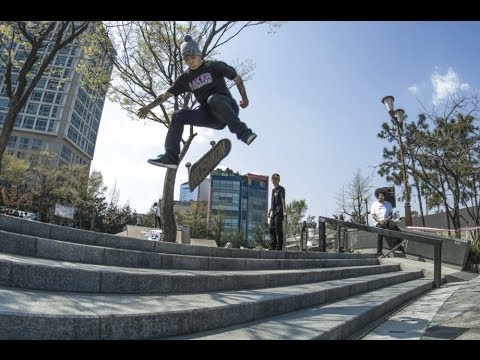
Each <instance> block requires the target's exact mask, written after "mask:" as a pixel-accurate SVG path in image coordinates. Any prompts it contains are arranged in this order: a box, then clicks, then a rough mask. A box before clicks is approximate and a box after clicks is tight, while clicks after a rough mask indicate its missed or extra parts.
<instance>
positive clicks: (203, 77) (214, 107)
mask: <svg viewBox="0 0 480 360" xmlns="http://www.w3.org/2000/svg"><path fill="white" fill-rule="evenodd" d="M180 50H181V52H182V57H183V60H184V61H185V63H186V64H187V66H188V68H187V69H186V70H185V71H184V72H183V73H182V74H181V75H180V76H179V77H178V78H177V79H176V80H175V81H174V83H173V85H172V86H171V87H170V88H169V89H168V90H167V91H166V92H165V93H164V94H162V95H160V96H159V97H157V98H156V99H155V100H153V101H152V102H151V103H150V104H148V105H147V106H144V107H142V108H141V109H140V110H138V113H137V115H138V117H139V118H140V119H144V118H145V117H146V116H147V115H148V113H149V112H150V110H151V109H153V108H154V107H155V106H157V105H160V104H161V103H162V102H164V101H166V100H167V99H169V98H170V97H172V96H178V95H180V94H183V93H186V92H192V93H193V95H194V96H195V98H196V99H197V101H198V102H199V104H200V107H199V108H198V109H195V110H187V109H182V110H178V111H176V112H175V113H173V115H172V121H171V123H170V126H169V128H168V133H167V137H166V139H165V154H162V155H159V156H158V157H157V158H156V159H149V160H148V163H150V164H152V165H156V166H162V167H166V168H171V169H176V168H177V167H178V163H179V154H180V142H181V140H182V134H183V127H184V126H185V125H193V126H199V127H207V128H210V129H216V130H222V129H224V128H225V127H226V126H228V129H229V130H230V132H232V133H234V134H236V135H237V138H238V139H239V140H241V141H243V142H244V143H245V144H247V145H250V144H251V142H252V141H253V140H255V138H256V137H257V134H255V133H254V132H252V130H251V129H250V128H248V127H247V125H246V124H245V123H243V122H242V121H240V119H239V118H238V114H239V110H240V109H239V106H240V107H241V108H243V109H245V108H246V107H247V106H248V104H249V101H248V97H247V92H246V90H245V85H244V84H243V80H242V78H241V77H240V75H238V74H237V71H236V70H235V69H234V68H233V67H231V66H230V65H227V64H226V63H224V62H223V61H214V60H203V58H202V52H201V51H200V48H199V47H198V44H197V43H196V42H195V41H194V40H193V38H192V37H191V36H190V35H187V36H185V41H184V42H183V43H182V45H181V46H180ZM225 78H227V79H230V80H232V81H233V82H234V83H235V84H236V85H237V88H238V92H239V93H240V96H241V97H242V100H240V103H239V104H237V103H236V101H235V99H234V98H233V97H232V94H231V93H230V90H229V89H228V87H227V85H226V83H225Z"/></svg>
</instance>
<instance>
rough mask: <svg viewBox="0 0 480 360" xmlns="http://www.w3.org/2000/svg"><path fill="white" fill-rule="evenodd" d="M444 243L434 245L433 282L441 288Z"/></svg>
mask: <svg viewBox="0 0 480 360" xmlns="http://www.w3.org/2000/svg"><path fill="white" fill-rule="evenodd" d="M441 282H442V243H435V244H434V245H433V284H434V286H435V287H436V288H439V287H440V286H441V285H442V284H441Z"/></svg>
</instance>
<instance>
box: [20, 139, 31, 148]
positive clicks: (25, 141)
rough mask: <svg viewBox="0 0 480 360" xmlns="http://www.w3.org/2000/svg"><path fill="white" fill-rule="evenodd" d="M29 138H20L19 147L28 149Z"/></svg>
mask: <svg viewBox="0 0 480 360" xmlns="http://www.w3.org/2000/svg"><path fill="white" fill-rule="evenodd" d="M28 141H29V138H24V137H22V138H20V144H19V145H18V148H19V149H28Z"/></svg>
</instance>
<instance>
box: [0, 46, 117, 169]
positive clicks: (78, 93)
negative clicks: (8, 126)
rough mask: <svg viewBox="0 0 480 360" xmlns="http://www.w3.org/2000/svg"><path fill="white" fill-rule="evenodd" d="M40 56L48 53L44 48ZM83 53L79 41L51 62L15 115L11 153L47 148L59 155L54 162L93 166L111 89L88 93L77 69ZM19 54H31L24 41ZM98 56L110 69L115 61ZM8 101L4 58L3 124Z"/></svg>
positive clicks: (0, 75)
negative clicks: (107, 94)
mask: <svg viewBox="0 0 480 360" xmlns="http://www.w3.org/2000/svg"><path fill="white" fill-rule="evenodd" d="M0 46H1V45H0ZM38 56H40V57H41V56H45V53H44V50H43V49H41V50H40V51H39V53H38ZM81 56H82V50H81V48H80V47H79V46H78V42H74V43H72V44H69V45H68V46H66V47H65V48H63V49H61V50H60V51H59V52H58V53H57V55H56V57H55V58H54V60H53V61H52V63H51V64H50V66H49V70H54V71H48V73H46V74H44V75H43V76H42V78H41V79H40V81H39V82H38V84H37V85H36V87H35V89H34V90H33V92H32V94H31V95H30V97H29V99H28V101H27V103H26V104H25V106H24V107H23V108H22V109H21V111H20V113H19V115H18V117H17V119H16V122H15V127H14V130H13V132H12V134H11V136H10V138H9V141H8V145H7V152H8V153H9V154H11V155H14V156H16V157H18V158H20V159H30V158H31V157H32V155H34V154H35V152H36V151H38V150H47V151H50V152H54V153H56V154H57V155H58V156H57V157H56V159H55V160H54V161H53V163H52V164H51V166H52V167H56V166H58V165H59V164H62V163H65V164H80V165H87V166H88V167H90V163H91V161H92V159H93V155H94V152H95V144H96V141H97V135H98V128H99V126H100V119H101V117H102V111H103V106H104V101H105V96H106V94H105V93H102V94H99V93H93V92H91V93H87V91H86V90H84V89H83V88H81V87H80V85H81V81H82V74H80V73H78V72H77V71H75V66H76V65H77V63H78V61H79V59H80V58H81ZM14 57H15V59H18V60H21V59H24V58H25V57H26V54H25V52H24V51H23V48H22V47H21V45H19V44H17V45H16V46H15V47H14ZM99 61H100V63H103V64H104V66H106V67H107V68H109V69H110V71H111V69H112V64H110V63H108V62H107V61H106V59H99ZM17 76H18V69H16V71H15V69H14V71H13V73H12V84H15V83H16V78H17ZM89 95H95V96H89ZM8 104H9V98H8V97H7V89H6V83H5V67H4V64H3V63H0V128H1V127H2V126H3V123H4V121H5V116H6V114H7V109H8Z"/></svg>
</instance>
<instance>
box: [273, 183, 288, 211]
mask: <svg viewBox="0 0 480 360" xmlns="http://www.w3.org/2000/svg"><path fill="white" fill-rule="evenodd" d="M282 199H283V200H284V201H285V188H284V187H283V186H281V185H278V186H277V187H276V188H273V189H272V216H275V215H276V214H282V215H283V213H284V212H285V211H284V209H283V202H282Z"/></svg>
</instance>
